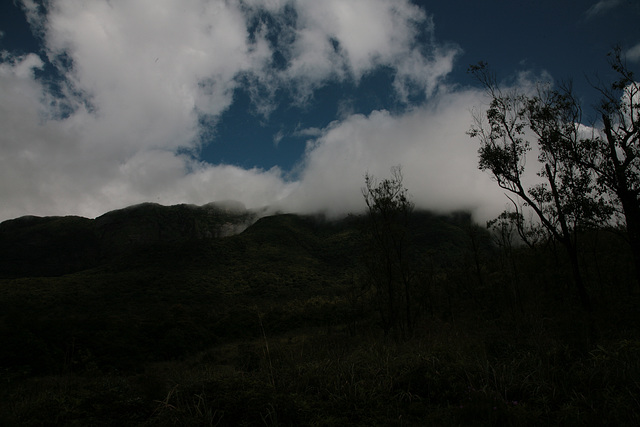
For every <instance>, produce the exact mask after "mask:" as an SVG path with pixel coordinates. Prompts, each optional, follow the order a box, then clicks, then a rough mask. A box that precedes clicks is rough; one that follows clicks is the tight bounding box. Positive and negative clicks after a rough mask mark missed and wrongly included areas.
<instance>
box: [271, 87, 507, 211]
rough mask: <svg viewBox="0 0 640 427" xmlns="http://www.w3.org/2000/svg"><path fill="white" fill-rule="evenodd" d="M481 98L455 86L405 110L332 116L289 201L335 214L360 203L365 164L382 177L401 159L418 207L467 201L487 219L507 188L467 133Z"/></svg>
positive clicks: (459, 205)
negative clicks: (488, 170)
mask: <svg viewBox="0 0 640 427" xmlns="http://www.w3.org/2000/svg"><path fill="white" fill-rule="evenodd" d="M481 101H482V95H481V94H480V93H478V92H475V91H469V92H459V93H450V94H447V95H443V96H441V97H438V99H436V100H434V102H433V103H432V104H430V106H428V107H423V108H418V109H416V110H414V111H412V112H411V113H408V114H405V115H401V116H394V115H391V114H390V113H388V112H386V111H374V112H373V113H371V114H370V115H369V116H363V115H353V116H351V117H349V118H347V119H345V120H344V121H342V122H336V123H334V124H333V125H332V126H330V127H329V128H328V129H326V130H325V133H324V134H323V135H322V136H321V137H320V138H318V139H317V140H316V142H315V144H313V145H311V146H310V147H309V149H308V151H307V154H306V159H305V164H304V166H303V171H304V172H303V173H302V177H301V179H300V181H299V183H298V186H297V187H296V188H295V189H294V190H293V191H292V193H291V195H290V197H289V198H287V199H285V200H284V201H283V204H284V206H286V207H288V208H290V209H293V210H302V211H315V210H325V211H326V212H327V213H329V214H334V215H335V214H341V213H344V212H347V211H358V210H361V209H362V208H363V201H362V196H361V192H360V189H361V187H362V186H363V183H364V174H365V172H369V173H371V174H373V175H375V176H377V177H379V178H384V177H386V176H387V175H388V174H389V169H390V167H392V166H394V165H401V166H402V168H403V172H404V176H405V185H406V186H407V188H408V189H409V192H410V193H411V194H412V195H413V197H414V200H415V202H416V205H417V206H418V207H420V208H426V209H432V210H440V211H447V210H459V209H468V210H472V211H474V212H475V214H476V215H477V217H478V218H481V219H488V218H491V217H493V216H495V215H497V214H498V213H499V212H500V211H501V210H503V206H504V201H505V199H504V196H503V195H502V193H501V192H500V191H499V190H498V188H497V186H496V185H495V183H494V182H492V181H491V179H490V178H489V176H488V175H487V174H485V173H483V172H480V171H479V170H478V169H477V162H478V160H477V144H476V142H475V141H473V140H471V139H470V138H469V137H468V136H467V135H466V133H465V132H466V131H467V130H468V128H469V126H470V124H471V115H470V113H469V108H470V106H473V105H479V104H480V103H481Z"/></svg>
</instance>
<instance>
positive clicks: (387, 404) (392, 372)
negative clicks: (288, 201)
mask: <svg viewBox="0 0 640 427" xmlns="http://www.w3.org/2000/svg"><path fill="white" fill-rule="evenodd" d="M145 209H148V210H147V211H144V209H143V211H141V210H140V208H138V209H134V210H133V211H131V210H129V211H125V213H122V212H121V213H120V214H119V215H120V216H119V218H120V220H119V221H120V222H118V224H120V225H118V226H117V227H115V228H112V229H110V232H111V233H112V234H111V236H112V237H109V238H107V237H105V235H100V234H97V235H96V234H95V230H96V222H95V221H97V220H93V221H92V220H86V219H79V218H66V219H65V218H57V219H34V218H31V219H26V221H27V222H30V224H31V225H29V226H28V227H26V226H25V227H26V228H25V227H22V231H20V230H19V229H18V228H19V227H18V228H17V227H16V224H15V223H3V224H0V238H2V242H1V244H0V247H2V248H3V250H4V251H5V253H7V254H8V253H10V249H7V248H10V247H11V245H16V247H17V246H18V245H20V244H22V243H20V242H23V243H24V242H38V244H39V245H40V247H42V248H49V249H47V250H46V251H44V252H46V253H44V252H37V253H34V252H30V251H28V250H22V251H21V252H20V251H16V252H15V253H16V254H22V255H20V256H22V257H29V256H31V257H32V258H27V261H29V262H34V260H35V261H42V260H52V259H54V258H53V257H54V256H55V257H57V259H58V260H59V261H60V262H62V263H63V264H64V265H65V268H64V271H54V272H55V273H56V274H50V273H51V270H46V269H45V270H39V269H38V268H39V267H38V265H39V264H33V271H34V272H35V273H34V274H29V273H28V272H27V271H25V270H24V269H10V268H9V269H5V270H3V271H2V273H3V277H4V278H3V279H1V280H0V337H1V339H2V346H0V366H1V368H0V369H1V371H0V381H2V384H3V386H2V388H1V389H0V424H2V425H47V424H50V425H54V424H55V425H327V426H329V425H431V424H435V425H470V424H471V425H540V424H568V425H574V424H577V425H579V424H603V425H637V424H638V423H639V422H640V401H639V398H638V395H640V339H639V338H638V332H639V331H638V325H639V323H638V321H639V320H640V314H639V312H638V309H637V308H638V306H639V305H638V304H639V303H640V301H639V300H640V298H639V293H638V285H637V283H635V281H634V277H635V276H634V270H633V262H632V255H631V251H630V249H629V247H628V244H627V243H626V242H625V240H624V238H623V237H621V235H620V234H619V233H618V232H617V230H614V229H592V230H586V231H584V232H583V233H582V235H581V239H580V242H581V246H580V248H579V255H580V258H579V259H580V265H581V268H582V271H583V273H584V277H585V282H586V286H587V288H588V291H589V293H590V295H591V296H592V298H593V300H594V309H593V312H592V313H589V314H588V315H587V313H585V311H584V309H583V307H582V305H581V304H580V301H579V299H578V298H577V297H576V294H575V292H574V289H573V287H572V286H571V266H570V263H569V262H568V261H567V259H566V255H565V252H564V251H563V250H562V249H561V248H559V247H556V246H555V245H554V244H553V240H550V241H549V242H548V243H546V244H540V245H538V246H536V247H535V248H533V249H532V248H529V247H526V246H524V247H519V246H509V245H507V244H504V241H503V240H500V239H499V237H500V236H499V235H497V234H496V235H493V236H492V235H490V234H489V233H488V232H487V230H486V229H484V228H481V227H478V226H476V225H475V224H473V223H472V221H471V218H470V216H469V215H466V214H463V213H460V214H453V215H447V216H444V215H436V214H432V213H426V212H413V213H411V217H410V221H408V223H407V227H408V230H409V234H410V236H411V239H410V242H409V245H410V249H411V253H412V254H413V258H412V260H413V265H414V270H413V271H414V272H415V279H412V280H414V282H412V283H414V284H415V286H416V287H415V289H416V292H414V294H413V296H412V298H413V301H414V303H415V307H417V309H416V310H414V311H413V313H414V316H415V317H414V319H413V321H412V322H413V324H412V326H413V327H412V330H411V334H410V335H409V334H407V335H406V336H404V337H403V338H404V339H403V338H401V337H399V336H398V335H394V334H393V333H392V332H389V331H388V332H387V333H386V334H385V332H384V331H385V328H384V327H381V326H384V325H383V320H384V319H382V318H381V316H380V312H379V310H377V308H376V304H375V301H376V300H375V298H376V294H375V288H373V287H371V286H367V277H368V270H367V256H368V254H370V252H369V250H370V249H369V246H368V243H367V230H368V222H367V220H366V218H365V217H358V216H355V217H348V218H346V219H343V220H340V221H328V220H324V219H322V218H313V217H303V216H296V215H275V216H269V217H264V218H262V219H260V220H258V221H257V222H256V223H255V224H253V225H252V226H250V227H249V228H248V229H246V230H245V231H244V232H242V233H240V234H237V235H232V236H226V237H220V236H216V235H215V234H216V233H210V234H208V235H202V234H201V233H200V234H199V233H195V234H194V233H190V232H185V233H186V234H184V235H185V236H188V237H185V238H180V239H176V238H167V239H164V238H163V239H142V240H140V239H139V238H138V240H137V242H138V243H137V244H136V245H134V246H131V244H130V242H131V239H130V237H131V235H132V234H131V233H132V232H133V231H132V230H135V229H136V227H134V226H132V225H131V224H141V223H145V221H142V220H141V219H140V215H142V216H143V217H144V215H151V216H152V217H153V218H156V219H155V220H153V221H146V223H151V224H160V223H162V222H163V221H164V224H165V228H168V229H173V228H172V227H174V226H173V225H171V224H174V221H177V222H180V221H184V215H183V214H179V213H180V212H185V211H184V207H171V208H162V207H158V206H157V205H154V206H151V207H149V206H147V208H145ZM127 212H129V213H130V214H131V212H136V213H135V214H133V215H131V218H129V219H128V217H127V214H126V213H127ZM143 212H146V214H144V215H143ZM207 215H208V217H209V218H210V220H211V221H213V222H212V224H214V223H215V224H219V226H222V225H224V224H229V223H238V224H240V223H242V221H245V220H246V219H247V218H248V217H250V215H249V216H247V215H248V214H247V213H238V212H236V213H234V214H231V213H229V212H224V211H222V210H219V211H217V214H216V213H215V212H213V211H209V213H208V214H207ZM216 215H217V216H216ZM214 217H215V219H212V218H214ZM158 218H163V219H162V221H161V220H160V219H158ZM172 218H173V219H172ZM233 218H236V220H234V219H233ZM24 221H25V220H23V222H24ZM216 221H217V222H216ZM234 221H235V222H234ZM99 223H100V222H99V221H98V224H99ZM65 224H66V225H65ZM69 224H73V225H72V226H69ZM34 227H35V228H34ZM68 227H71V228H68ZM212 227H213V226H212ZM152 228H153V227H152ZM71 229H73V230H76V231H73V233H71V231H69V230H71ZM153 229H154V230H155V228H153ZM78 230H79V231H78ZM123 230H125V231H123ZM126 230H129V231H126ZM21 233H26V234H21ZM68 233H71V234H72V236H70V237H69V238H68V239H66V240H65V239H64V238H61V236H66V235H67V234H68ZM74 233H79V234H77V236H80V237H82V239H81V240H80V241H79V242H78V240H76V239H75V237H74V236H76V234H74ZM137 235H138V237H139V236H140V234H139V233H138V234H137ZM178 235H179V233H176V234H172V236H174V237H175V236H178ZM25 236H26V237H25ZM113 236H115V237H113ZM38 239H39V240H38ZM105 239H106V240H105ZM105 241H107V242H109V245H106V246H105V244H104V243H101V242H105ZM54 243H55V244H54ZM498 243H500V244H498ZM76 245H84V246H82V247H83V250H82V254H85V255H87V254H89V255H90V257H88V258H87V259H89V258H90V259H91V262H88V261H87V262H85V261H83V262H79V263H76V264H74V263H72V262H69V260H73V259H76V260H77V259H78V255H77V254H78V251H77V246H76ZM125 247H126V248H128V249H127V250H124V249H123V250H122V252H121V253H122V254H123V255H121V256H120V255H118V251H117V250H116V249H118V248H125ZM33 257H35V258H33ZM17 258H18V256H17V255H14V259H17ZM83 259H84V258H83ZM47 263H49V264H50V261H47ZM49 264H46V265H49ZM4 265H7V264H4ZM47 268H49V267H47ZM589 319H591V320H589Z"/></svg>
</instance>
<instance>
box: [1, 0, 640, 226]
mask: <svg viewBox="0 0 640 427" xmlns="http://www.w3.org/2000/svg"><path fill="white" fill-rule="evenodd" d="M639 19H640V3H638V2H637V1H626V0H601V1H589V0H583V1H562V2H558V1H546V0H544V1H518V2H514V1H497V0H496V1H484V2H477V1H460V0H451V1H446V2H444V1H422V0H416V1H410V0H323V1H315V0H307V1H305V0H243V1H240V0H237V1H231V0H230V1H221V0H154V1H150V0H146V1H145V0H139V1H138V0H111V1H106V0H49V1H44V2H43V1H35V0H18V1H16V2H12V1H5V2H2V5H1V6H0V52H1V54H0V128H2V129H3V132H2V135H0V180H1V181H0V200H1V201H2V203H0V220H4V219H8V218H12V217H16V216H20V215H27V214H30V215H68V214H78V215H84V216H89V217H93V216H96V215H100V214H102V213H104V212H106V211H108V210H110V209H116V208H120V207H123V206H127V205H130V204H134V203H139V202H143V201H152V202H158V203H162V204H175V203H195V204H204V203H207V202H210V201H219V200H231V199H232V200H238V201H240V202H242V203H244V204H245V205H246V206H247V207H249V208H257V207H262V206H266V205H270V206H273V207H275V208H277V209H282V210H286V211H296V212H313V211H325V212H327V213H329V214H341V213H345V212H348V211H357V210H359V209H361V208H362V205H363V202H362V198H361V195H360V188H361V187H362V185H363V175H364V174H365V173H366V172H369V173H373V174H374V175H376V176H379V177H381V178H382V177H384V176H386V175H387V174H388V171H389V168H391V167H392V166H395V165H402V167H403V171H404V175H405V183H406V185H407V187H408V188H409V191H410V192H411V194H412V195H413V197H414V200H415V202H416V204H417V205H418V206H419V207H424V208H427V209H435V210H440V211H447V210H453V209H468V210H471V211H473V212H474V213H475V214H476V216H477V217H478V218H479V219H486V218H489V217H491V216H492V215H496V214H497V213H499V212H500V211H501V210H502V209H504V207H505V203H504V201H505V199H504V196H503V195H502V194H501V192H500V191H498V189H497V188H496V186H495V184H494V183H493V182H491V179H490V178H489V177H488V176H487V175H486V174H483V173H482V172H480V171H478V170H477V167H476V165H477V158H476V150H477V145H476V143H475V141H473V140H471V139H470V138H469V137H468V136H467V135H466V134H465V131H466V130H467V129H468V128H469V126H470V124H471V120H472V117H471V110H472V109H474V108H482V106H483V105H486V99H485V98H484V97H483V94H482V92H481V91H480V90H479V88H477V87H476V86H475V83H474V81H473V80H472V79H471V78H470V77H469V75H468V74H467V73H466V70H467V67H468V66H469V65H470V64H473V63H476V62H478V61H480V60H483V61H487V62H489V64H490V65H491V66H492V68H493V69H494V70H495V71H496V72H497V73H498V75H499V76H500V78H502V79H503V80H504V82H505V84H509V85H526V84H528V83H529V82H531V81H535V80H537V79H547V80H553V81H561V80H563V79H568V78H573V81H574V87H575V89H576V91H577V92H578V93H579V95H580V96H581V97H582V98H583V100H584V103H585V105H586V106H587V107H588V106H589V105H590V104H594V103H595V102H597V93H596V92H595V91H594V90H593V89H592V88H591V87H590V86H589V83H588V82H587V79H586V77H589V78H591V79H592V81H596V80H597V78H600V79H602V80H603V81H607V79H608V77H610V76H611V72H610V70H609V68H608V65H607V61H606V53H607V52H608V51H610V50H611V48H612V47H613V46H614V45H616V44H619V45H621V46H622V48H623V50H624V52H625V54H626V56H627V60H628V62H629V64H630V65H631V66H632V68H634V67H637V66H638V64H640V29H639V28H640V27H639V26H638V24H637V23H638V21H639Z"/></svg>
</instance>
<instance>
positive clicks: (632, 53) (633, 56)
mask: <svg viewBox="0 0 640 427" xmlns="http://www.w3.org/2000/svg"><path fill="white" fill-rule="evenodd" d="M625 57H626V58H627V59H628V60H629V61H631V62H640V43H638V44H637V45H635V46H633V47H631V48H630V49H629V50H627V52H626V54H625Z"/></svg>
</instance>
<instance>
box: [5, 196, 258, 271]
mask: <svg viewBox="0 0 640 427" xmlns="http://www.w3.org/2000/svg"><path fill="white" fill-rule="evenodd" d="M230 206H231V207H230V208H229V207H226V206H225V205H223V204H214V203H211V204H207V205H204V206H194V205H175V206H161V205H158V204H154V203H144V204H140V205H135V206H130V207H127V208H125V209H120V210H116V211H112V212H108V213H106V214H104V215H102V216H100V217H98V218H96V219H94V220H91V219H87V218H82V217H77V216H67V217H44V218H42V217H34V216H27V217H21V218H16V219H14V220H9V221H4V222H2V223H0V277H20V276H57V275H62V274H68V273H73V272H77V271H81V270H85V269H88V268H92V267H96V266H98V265H100V264H104V263H106V262H110V261H111V260H113V259H114V258H118V257H127V256H129V255H131V254H132V253H134V252H136V251H138V250H141V249H143V248H149V247H151V246H153V245H157V244H179V243H183V242H187V241H196V240H203V239H211V238H219V237H224V236H228V235H232V234H237V233H239V232H241V231H242V230H244V229H245V228H246V227H248V226H249V225H250V224H251V223H253V222H254V221H255V220H256V219H257V217H258V212H251V211H247V210H246V209H244V208H243V207H240V206H233V205H230Z"/></svg>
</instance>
